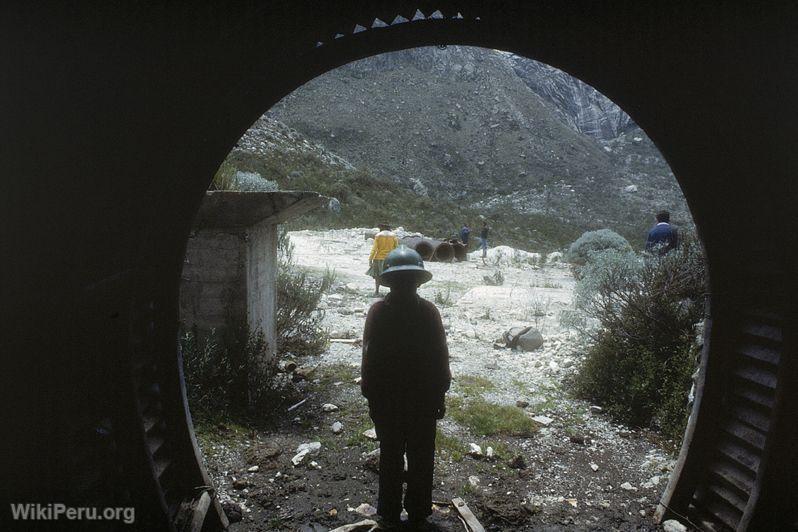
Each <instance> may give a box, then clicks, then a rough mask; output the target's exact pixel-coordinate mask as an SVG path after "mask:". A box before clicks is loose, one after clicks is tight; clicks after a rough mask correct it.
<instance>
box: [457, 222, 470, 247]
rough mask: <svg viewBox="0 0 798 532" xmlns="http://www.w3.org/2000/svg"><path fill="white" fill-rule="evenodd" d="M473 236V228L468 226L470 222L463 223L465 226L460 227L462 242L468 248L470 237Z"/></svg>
mask: <svg viewBox="0 0 798 532" xmlns="http://www.w3.org/2000/svg"><path fill="white" fill-rule="evenodd" d="M469 236H471V228H470V227H468V224H463V227H461V228H460V242H462V243H463V245H464V246H465V247H466V248H468V237H469Z"/></svg>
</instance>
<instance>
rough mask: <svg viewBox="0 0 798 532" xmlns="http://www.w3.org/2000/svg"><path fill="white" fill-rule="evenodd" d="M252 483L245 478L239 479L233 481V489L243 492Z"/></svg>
mask: <svg viewBox="0 0 798 532" xmlns="http://www.w3.org/2000/svg"><path fill="white" fill-rule="evenodd" d="M249 486H250V483H249V481H248V480H247V479H245V478H239V479H236V480H234V481H233V489H234V490H242V489H244V488H248V487H249Z"/></svg>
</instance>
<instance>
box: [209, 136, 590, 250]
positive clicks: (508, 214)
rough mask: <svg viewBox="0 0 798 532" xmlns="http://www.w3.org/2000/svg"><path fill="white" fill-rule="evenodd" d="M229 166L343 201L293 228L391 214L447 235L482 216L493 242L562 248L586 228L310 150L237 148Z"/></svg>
mask: <svg viewBox="0 0 798 532" xmlns="http://www.w3.org/2000/svg"><path fill="white" fill-rule="evenodd" d="M231 169H235V170H240V171H245V172H255V173H258V174H260V175H261V176H264V177H268V179H270V180H274V181H276V182H277V183H278V184H279V185H280V188H281V189H282V190H311V191H314V192H319V193H320V194H323V195H325V196H330V197H333V198H336V199H337V200H338V201H339V202H340V204H341V209H340V213H334V212H331V211H325V210H317V211H314V212H312V213H310V214H307V215H305V216H302V217H299V218H297V219H295V220H293V221H291V222H290V223H289V224H288V227H289V228H291V229H325V228H345V227H358V226H360V227H372V226H375V225H376V224H377V223H378V222H380V221H382V220H387V221H389V222H391V223H393V224H395V225H396V226H402V227H404V228H405V229H407V230H409V231H419V232H421V233H424V234H428V235H431V236H436V237H438V238H446V237H450V236H455V235H456V234H457V232H458V230H459V228H460V226H461V225H462V224H463V223H469V224H470V225H471V226H472V227H476V226H477V225H478V224H479V223H480V220H481V218H480V217H481V216H484V217H485V219H486V220H487V221H488V224H489V225H490V227H491V244H492V245H499V244H506V245H510V246H513V247H517V248H521V249H535V250H541V251H553V250H555V249H561V248H562V247H564V246H565V245H567V244H568V243H569V242H571V241H573V239H574V238H576V237H577V236H578V235H579V234H581V232H582V228H581V227H580V226H578V225H576V224H567V223H563V222H561V221H559V220H557V219H555V218H552V217H547V216H545V215H542V214H520V213H518V212H515V211H513V210H512V209H510V208H508V207H507V206H503V207H501V208H497V209H492V210H485V211H477V210H475V209H472V208H468V207H464V206H462V205H460V204H458V203H457V202H455V201H452V200H448V199H444V198H438V197H429V196H426V195H420V194H417V193H416V192H414V191H413V190H410V189H407V188H405V187H404V186H402V185H400V184H397V183H395V182H392V181H389V180H387V179H383V178H380V177H379V176H375V175H374V174H372V173H371V172H370V171H369V170H367V169H355V170H350V169H347V168H344V167H342V166H339V165H333V164H330V163H328V162H325V161H324V160H322V159H321V158H320V157H318V156H317V155H315V154H312V153H300V152H296V151H281V150H273V151H270V152H269V153H268V154H266V155H261V154H252V153H249V152H245V151H242V150H234V151H232V152H231V153H230V155H229V156H228V158H227V159H226V161H225V163H224V164H223V166H222V170H223V171H224V173H223V174H222V173H221V172H220V174H217V175H219V176H220V179H224V178H225V177H226V176H228V175H229V174H230V171H231ZM228 179H229V178H228Z"/></svg>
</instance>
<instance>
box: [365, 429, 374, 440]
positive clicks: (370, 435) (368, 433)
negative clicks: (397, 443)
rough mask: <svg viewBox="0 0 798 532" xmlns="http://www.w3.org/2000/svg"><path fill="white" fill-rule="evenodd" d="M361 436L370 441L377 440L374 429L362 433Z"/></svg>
mask: <svg viewBox="0 0 798 532" xmlns="http://www.w3.org/2000/svg"><path fill="white" fill-rule="evenodd" d="M363 436H365V437H366V438H368V439H370V440H376V439H377V431H376V430H375V429H368V430H364V431H363Z"/></svg>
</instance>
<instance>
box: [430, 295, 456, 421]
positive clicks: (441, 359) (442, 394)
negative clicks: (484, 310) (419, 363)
mask: <svg viewBox="0 0 798 532" xmlns="http://www.w3.org/2000/svg"><path fill="white" fill-rule="evenodd" d="M430 311H431V319H432V331H433V338H434V341H433V346H432V347H433V349H434V351H433V355H434V357H435V363H436V365H435V368H434V370H435V393H436V395H437V400H438V406H437V417H438V419H442V418H443V416H444V415H445V414H446V391H447V390H448V389H449V386H450V385H451V383H452V372H451V370H450V368H449V346H448V345H447V343H446V331H445V330H444V328H443V321H442V320H441V314H440V312H438V309H437V308H436V307H435V305H433V304H431V303H430Z"/></svg>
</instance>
